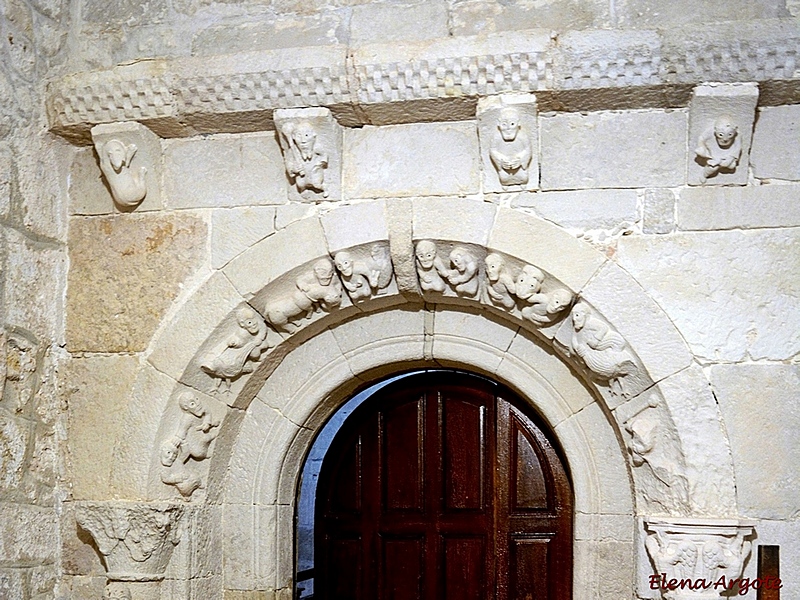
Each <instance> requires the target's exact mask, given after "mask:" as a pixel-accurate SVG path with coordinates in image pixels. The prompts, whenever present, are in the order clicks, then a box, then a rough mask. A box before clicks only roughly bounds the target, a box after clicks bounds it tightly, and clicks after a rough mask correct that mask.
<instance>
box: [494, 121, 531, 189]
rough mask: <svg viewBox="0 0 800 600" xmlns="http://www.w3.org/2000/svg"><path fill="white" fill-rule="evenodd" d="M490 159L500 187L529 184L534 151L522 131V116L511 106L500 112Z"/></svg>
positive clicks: (526, 135)
mask: <svg viewBox="0 0 800 600" xmlns="http://www.w3.org/2000/svg"><path fill="white" fill-rule="evenodd" d="M489 158H491V160H492V165H494V168H495V170H496V171H497V177H498V178H499V179H500V185H502V186H511V185H526V184H527V183H528V179H529V177H530V175H529V169H530V166H531V159H532V158H533V150H532V148H531V140H530V138H529V137H528V134H527V133H525V131H524V130H523V129H522V123H521V122H520V114H519V111H518V110H517V109H516V108H512V107H510V106H509V107H506V108H503V109H501V110H500V115H499V118H498V120H497V131H496V132H495V133H494V135H493V136H492V145H491V147H490V149H489Z"/></svg>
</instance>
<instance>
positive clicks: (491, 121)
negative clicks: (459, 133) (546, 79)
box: [477, 94, 539, 192]
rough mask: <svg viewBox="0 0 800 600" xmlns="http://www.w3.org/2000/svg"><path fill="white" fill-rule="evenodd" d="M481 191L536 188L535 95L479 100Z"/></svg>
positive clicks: (537, 130)
mask: <svg viewBox="0 0 800 600" xmlns="http://www.w3.org/2000/svg"><path fill="white" fill-rule="evenodd" d="M477 116H478V137H479V138H480V147H481V162H482V166H483V190H484V192H507V191H518V190H535V189H536V188H538V187H539V125H538V122H537V116H538V114H537V110H536V96H534V95H533V94H502V95H500V96H489V97H486V98H481V99H480V100H478V115H477Z"/></svg>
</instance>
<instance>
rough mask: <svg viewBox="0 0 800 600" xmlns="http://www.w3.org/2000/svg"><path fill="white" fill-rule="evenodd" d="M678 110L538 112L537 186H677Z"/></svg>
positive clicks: (680, 156)
mask: <svg viewBox="0 0 800 600" xmlns="http://www.w3.org/2000/svg"><path fill="white" fill-rule="evenodd" d="M686 123H687V114H686V111H683V110H630V111H625V112H614V111H601V112H593V113H588V114H580V113H559V114H549V115H542V116H541V118H540V125H541V148H542V150H541V152H542V166H541V169H542V176H541V182H542V184H541V185H542V189H544V190H569V189H583V188H598V187H603V188H635V187H648V186H650V187H673V186H678V185H682V184H683V181H684V177H685V175H684V168H683V165H684V164H685V159H686Z"/></svg>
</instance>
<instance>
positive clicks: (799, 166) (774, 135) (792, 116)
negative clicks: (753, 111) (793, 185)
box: [750, 104, 800, 181]
mask: <svg viewBox="0 0 800 600" xmlns="http://www.w3.org/2000/svg"><path fill="white" fill-rule="evenodd" d="M750 163H751V164H752V166H753V175H755V176H756V177H757V178H759V179H791V180H793V181H797V180H800V104H789V105H786V106H764V107H761V108H759V109H758V120H757V122H756V128H755V132H754V133H753V148H752V150H751V152H750Z"/></svg>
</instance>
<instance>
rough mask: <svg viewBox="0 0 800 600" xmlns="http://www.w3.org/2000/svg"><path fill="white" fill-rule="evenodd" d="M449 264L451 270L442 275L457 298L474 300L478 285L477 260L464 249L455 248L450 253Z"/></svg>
mask: <svg viewBox="0 0 800 600" xmlns="http://www.w3.org/2000/svg"><path fill="white" fill-rule="evenodd" d="M450 264H451V265H452V267H453V268H452V269H447V270H446V271H445V273H444V276H445V278H446V279H447V282H448V283H449V284H450V285H451V286H452V287H453V289H454V290H455V292H456V294H458V295H459V296H464V297H466V298H475V297H476V296H477V295H478V284H479V280H478V261H477V259H476V258H475V257H474V256H473V255H472V253H471V252H470V251H469V250H467V249H466V248H464V247H462V246H456V247H455V248H453V250H452V251H451V252H450Z"/></svg>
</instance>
